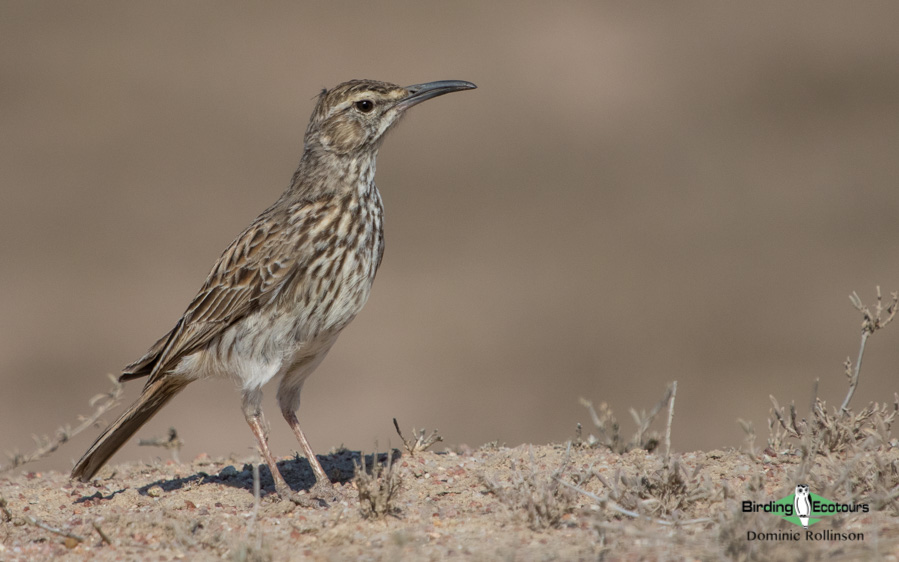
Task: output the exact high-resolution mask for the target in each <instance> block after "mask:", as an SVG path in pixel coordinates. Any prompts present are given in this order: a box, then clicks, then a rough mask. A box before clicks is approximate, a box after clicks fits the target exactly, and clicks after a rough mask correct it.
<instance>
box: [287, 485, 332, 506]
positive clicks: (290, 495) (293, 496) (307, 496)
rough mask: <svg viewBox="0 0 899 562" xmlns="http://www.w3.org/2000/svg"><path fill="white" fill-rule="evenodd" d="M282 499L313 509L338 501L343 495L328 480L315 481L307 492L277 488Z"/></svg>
mask: <svg viewBox="0 0 899 562" xmlns="http://www.w3.org/2000/svg"><path fill="white" fill-rule="evenodd" d="M277 492H278V495H279V496H281V499H282V500H290V501H292V502H293V503H295V504H296V505H298V506H300V507H308V508H313V509H321V508H327V507H328V504H329V503H334V502H336V501H339V500H340V499H341V498H342V497H343V496H342V495H341V494H340V492H338V491H337V490H336V489H335V488H334V486H333V485H332V484H331V483H330V482H316V483H315V485H314V486H312V488H310V489H309V491H307V492H299V493H297V492H294V491H293V490H291V489H290V488H287V489H278V490H277Z"/></svg>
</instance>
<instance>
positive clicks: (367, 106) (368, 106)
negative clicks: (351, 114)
mask: <svg viewBox="0 0 899 562" xmlns="http://www.w3.org/2000/svg"><path fill="white" fill-rule="evenodd" d="M374 108H375V104H374V102H372V101H371V100H359V101H357V102H356V109H358V110H359V111H361V112H362V113H368V112H369V111H371V110H372V109H374Z"/></svg>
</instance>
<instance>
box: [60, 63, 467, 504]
mask: <svg viewBox="0 0 899 562" xmlns="http://www.w3.org/2000/svg"><path fill="white" fill-rule="evenodd" d="M474 87H475V86H474V84H471V83H468V82H458V81H443V82H431V83H428V84H419V85H415V86H408V87H405V88H403V87H400V86H396V85H394V84H389V83H386V82H377V81H373V80H353V81H350V82H345V83H343V84H340V85H338V86H336V87H335V88H333V89H331V90H325V91H323V92H322V93H321V95H320V96H319V99H318V103H317V104H316V107H315V110H314V111H313V114H312V117H311V119H310V123H309V127H308V128H307V130H306V135H305V138H304V152H303V157H302V159H301V161H300V165H299V167H298V168H297V171H296V173H295V174H294V175H293V179H292V181H291V185H290V187H289V188H288V189H287V190H286V191H285V192H284V194H283V195H282V196H281V197H280V198H279V199H278V201H276V202H275V204H274V205H272V206H271V207H269V208H268V209H266V210H265V211H264V212H263V213H262V214H261V215H259V217H258V218H257V219H256V220H255V221H253V223H252V224H251V225H250V226H249V227H247V229H246V230H244V231H243V232H242V233H241V234H240V235H239V236H238V237H237V238H236V239H235V240H234V242H232V243H231V245H230V246H229V247H228V248H227V249H226V250H225V252H224V253H223V254H222V256H221V257H220V258H219V260H218V262H216V264H215V266H213V268H212V271H211V272H210V273H209V276H208V277H207V279H206V282H205V283H204V284H203V287H202V288H201V289H200V292H199V293H198V294H197V296H196V297H195V298H194V299H193V301H192V302H191V303H190V305H189V306H188V308H187V311H186V312H185V313H184V315H183V316H182V317H181V319H180V320H179V321H178V322H177V324H176V325H175V327H174V328H173V329H172V330H171V331H170V332H169V333H168V334H166V335H165V336H163V337H162V338H161V339H160V340H159V341H157V342H156V343H155V344H154V345H153V346H152V347H151V348H150V350H149V351H148V352H147V353H146V354H145V355H144V356H143V357H141V358H140V359H138V360H137V361H135V362H134V363H132V364H131V365H128V366H127V367H126V368H125V369H124V371H123V373H122V375H121V377H120V380H130V379H134V378H139V377H144V376H148V377H149V378H148V380H147V383H146V386H145V387H144V390H143V392H142V394H141V397H140V398H139V399H138V401H137V402H135V403H134V404H133V405H132V406H131V407H130V408H129V409H128V410H127V411H126V412H125V413H124V414H123V415H122V416H121V417H120V418H119V419H118V420H117V421H116V422H115V423H113V424H112V425H111V426H110V427H109V428H107V430H106V431H104V432H103V434H102V435H100V437H99V438H98V439H97V441H96V442H95V443H94V444H93V445H92V446H91V448H90V449H89V450H88V451H87V453H85V455H84V456H83V457H82V458H81V460H79V461H78V463H77V464H76V465H75V468H74V469H73V471H72V477H73V478H81V479H82V480H89V479H90V478H91V477H92V476H93V475H94V474H95V473H96V472H97V470H99V469H100V468H101V467H102V466H103V464H104V463H105V462H106V461H107V460H108V459H109V457H110V456H112V455H113V454H114V453H115V452H116V451H117V450H118V449H119V447H121V446H122V444H124V442H125V441H126V440H127V439H128V438H130V437H131V435H133V434H134V432H135V431H137V430H138V429H139V428H140V427H141V426H142V425H143V424H144V423H145V422H146V421H147V420H148V419H150V417H152V415H153V414H155V413H156V411H157V410H159V408H161V407H162V406H163V405H164V404H165V403H166V402H168V400H169V399H171V398H172V397H173V396H174V395H175V394H176V393H177V392H179V391H180V390H181V389H182V388H184V386H186V385H187V384H188V383H190V382H192V381H194V380H197V379H199V378H204V377H208V376H230V377H233V378H235V379H236V380H237V381H238V382H239V384H240V386H241V388H242V390H243V408H244V414H245V416H246V418H247V422H248V423H249V424H250V427H251V428H252V430H253V432H254V434H255V435H256V438H257V440H258V442H259V445H260V449H261V451H262V454H263V456H264V457H265V460H266V462H267V463H268V464H269V467H270V468H271V472H272V476H273V477H274V479H275V486H276V489H277V491H278V492H279V493H280V494H281V495H282V496H285V495H288V496H291V497H292V499H294V500H297V501H298V498H297V497H296V496H294V495H292V494H291V493H290V490H289V488H288V487H287V484H286V483H285V482H284V479H283V478H282V477H281V474H280V472H278V469H277V467H276V466H275V461H274V457H273V456H272V455H271V453H270V452H269V450H268V445H267V440H266V438H265V433H264V429H263V428H264V424H263V421H262V412H261V410H260V401H261V398H262V391H261V388H262V386H263V385H264V384H265V383H266V382H268V381H269V380H271V379H273V378H276V377H281V382H280V384H279V387H278V403H279V405H280V407H281V411H282V414H283V415H284V417H285V419H287V421H288V423H289V424H290V425H291V427H292V428H293V429H294V432H295V433H296V435H297V438H298V440H299V441H300V444H301V446H302V448H303V450H304V453H305V454H306V456H307V458H308V460H309V463H310V465H311V466H312V467H313V470H314V471H315V475H316V487H315V490H314V491H315V492H317V495H318V496H321V497H325V496H328V492H329V490H330V482H329V481H328V479H327V476H326V475H325V473H324V470H323V469H322V468H321V465H320V464H319V463H318V461H317V460H316V458H315V455H314V454H313V452H312V449H311V448H310V447H309V444H308V442H307V441H306V439H305V436H303V433H302V431H301V430H300V428H299V423H298V422H297V420H296V415H295V412H296V410H297V409H298V408H299V405H300V391H301V390H302V386H303V382H304V381H305V379H306V378H307V377H308V376H309V375H310V374H311V373H312V371H313V370H314V369H315V367H317V366H318V364H319V363H320V362H321V361H322V359H324V357H325V355H326V354H327V353H328V350H329V349H330V348H331V346H332V345H333V344H334V341H335V340H336V339H337V336H338V335H339V333H340V331H341V330H342V329H343V328H344V327H345V326H346V325H347V324H348V323H349V322H350V321H352V319H353V318H354V317H355V316H356V314H357V313H358V312H359V311H360V310H361V309H362V307H363V306H364V304H365V302H366V301H367V300H368V295H369V291H370V289H371V285H372V282H373V281H374V278H375V273H376V272H377V270H378V266H379V265H380V263H381V256H382V255H383V252H384V237H383V207H382V204H381V196H380V194H379V193H378V189H377V187H375V182H374V176H375V161H376V157H377V153H378V148H379V147H380V144H381V142H382V141H383V139H384V134H385V133H386V132H387V131H388V130H389V129H390V127H391V126H392V125H393V124H395V123H396V122H397V120H398V119H399V118H400V117H401V116H402V114H403V113H404V112H405V110H406V109H408V108H409V107H411V106H413V105H415V104H417V103H419V102H421V101H424V100H426V99H429V98H431V97H435V96H438V95H442V94H445V93H449V92H454V91H459V90H464V89H470V88H474Z"/></svg>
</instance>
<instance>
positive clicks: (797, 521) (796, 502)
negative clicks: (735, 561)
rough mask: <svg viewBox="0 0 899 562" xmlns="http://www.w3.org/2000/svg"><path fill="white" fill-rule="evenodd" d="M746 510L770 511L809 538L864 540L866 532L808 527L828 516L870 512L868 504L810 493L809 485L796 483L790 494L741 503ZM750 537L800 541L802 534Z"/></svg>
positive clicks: (750, 535) (751, 535) (752, 534)
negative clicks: (773, 498) (817, 530)
mask: <svg viewBox="0 0 899 562" xmlns="http://www.w3.org/2000/svg"><path fill="white" fill-rule="evenodd" d="M741 507H742V511H743V513H757V512H764V513H771V514H773V515H777V516H779V517H780V518H782V519H784V520H785V521H788V522H790V523H792V524H794V525H797V526H800V527H802V528H803V529H805V530H806V531H805V539H806V540H850V541H852V540H865V535H864V533H839V532H835V531H830V530H825V531H821V532H817V533H814V532H812V531H809V530H808V528H809V527H810V526H812V525H814V524H815V523H818V522H819V521H822V520H823V519H825V518H827V517H831V516H834V515H841V514H852V513H868V512H869V511H870V508H869V506H868V504H866V503H854V502H853V503H838V502H835V501H832V500H829V499H827V498H823V497H821V496H819V495H817V494H813V493H811V490H810V489H809V486H808V484H797V486H796V491H795V492H794V493H792V494H790V495H789V496H784V497H782V498H780V499H779V500H773V501H769V502H768V503H758V502H753V501H750V500H744V501H743V502H742V504H741ZM746 538H747V540H794V541H796V540H800V539H801V538H802V533H799V532H791V531H785V532H778V533H756V532H754V531H749V532H748V533H747V537H746Z"/></svg>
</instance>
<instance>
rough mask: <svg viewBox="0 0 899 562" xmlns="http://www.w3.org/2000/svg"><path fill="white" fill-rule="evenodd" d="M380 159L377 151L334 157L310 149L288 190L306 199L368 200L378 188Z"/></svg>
mask: <svg viewBox="0 0 899 562" xmlns="http://www.w3.org/2000/svg"><path fill="white" fill-rule="evenodd" d="M377 156H378V153H377V150H373V151H364V152H357V153H353V154H334V153H332V152H328V151H325V150H321V149H318V150H317V149H314V148H312V149H310V148H308V147H307V148H306V150H305V152H304V153H303V158H302V159H301V160H300V165H299V167H297V171H296V172H295V173H294V175H293V179H292V181H291V185H290V188H289V189H288V190H287V191H288V193H291V194H292V195H293V196H298V197H301V198H304V199H307V198H309V199H315V198H318V197H322V196H327V195H334V196H338V197H339V196H347V195H349V196H354V195H355V196H359V197H365V196H367V195H368V194H370V193H371V191H372V190H373V189H375V168H376V164H377Z"/></svg>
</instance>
